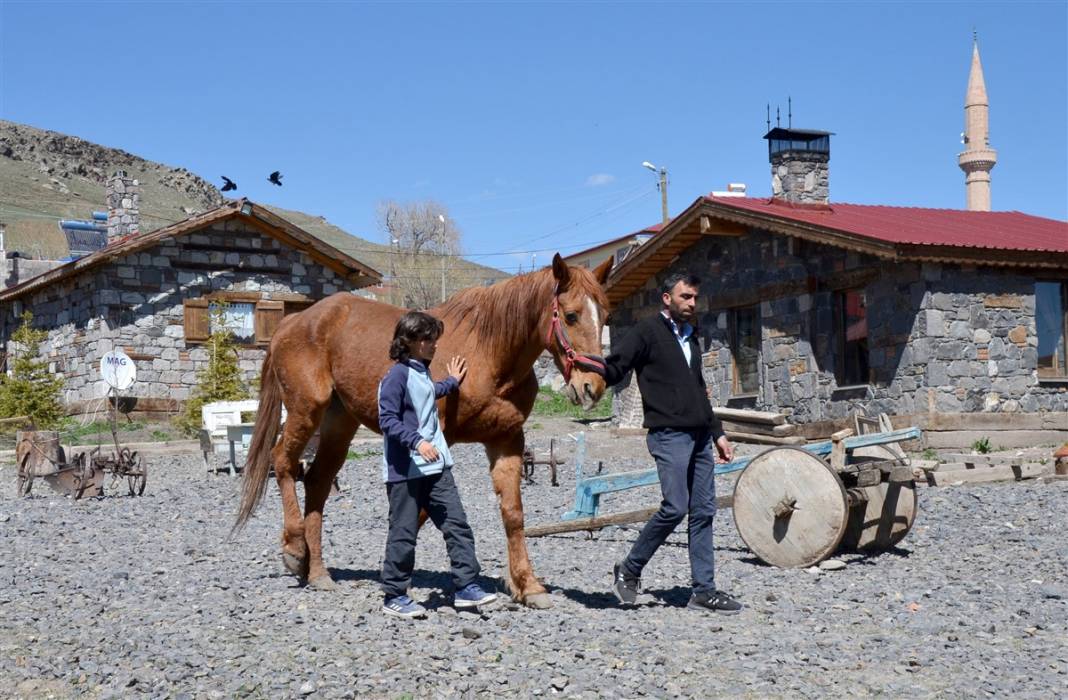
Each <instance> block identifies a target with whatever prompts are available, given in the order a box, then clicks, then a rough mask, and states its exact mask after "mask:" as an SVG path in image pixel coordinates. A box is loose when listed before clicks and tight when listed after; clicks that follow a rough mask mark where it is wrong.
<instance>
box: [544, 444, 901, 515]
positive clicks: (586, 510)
mask: <svg viewBox="0 0 1068 700" xmlns="http://www.w3.org/2000/svg"><path fill="white" fill-rule="evenodd" d="M920 436H921V432H920V429H919V428H915V427H911V428H902V429H901V430H891V431H887V432H884V433H870V434H868V435H857V436H854V437H848V438H845V440H844V441H843V442H844V443H845V450H846V453H847V454H848V453H849V452H851V451H852V450H854V449H856V448H858V447H870V446H872V445H887V444H890V443H894V442H903V441H905V440H916V439H919V437H920ZM576 441H577V443H578V444H577V445H576V447H575V507H574V508H572V509H571V510H569V511H568V512H566V513H564V514H563V516H561V519H562V520H577V519H579V518H594V517H597V516H598V515H599V513H598V510H599V508H600V505H601V496H602V495H604V494H606V493H612V492H615V491H626V490H627V489H633V488H637V487H639V486H652V485H653V484H658V483H660V477H659V475H658V474H657V471H656V469H655V468H654V469H640V470H637V471H630V472H619V473H618V474H605V475H602V476H585V475H584V474H583V471H582V465H583V463H584V462H585V460H586V433H584V432H583V433H579V434H578V436H577V437H576ZM833 446H834V443H833V442H832V441H830V440H828V441H826V442H814V443H812V444H809V445H802V446H800V447H801V449H803V450H806V451H808V452H811V453H812V454H814V455H817V456H819V457H826V456H827V455H830V454H831V449H832V447H833ZM769 449H775V448H769ZM755 456H756V455H753V456H750V457H740V458H738V459H735V460H733V461H731V462H727V463H725V464H717V465H716V474H717V475H720V474H730V473H731V472H737V471H741V470H742V469H745V467H746V466H747V465H748V464H749V462H750V461H752V459H753V457H755Z"/></svg>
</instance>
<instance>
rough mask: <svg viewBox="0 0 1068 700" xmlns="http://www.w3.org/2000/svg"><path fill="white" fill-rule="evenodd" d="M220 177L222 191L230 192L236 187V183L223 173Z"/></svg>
mask: <svg viewBox="0 0 1068 700" xmlns="http://www.w3.org/2000/svg"><path fill="white" fill-rule="evenodd" d="M222 179H223V186H222V191H223V192H231V191H233V190H236V189H237V184H236V183H235V182H234V181H233V180H231V179H230V178H228V177H226V176H225V175H223V176H222Z"/></svg>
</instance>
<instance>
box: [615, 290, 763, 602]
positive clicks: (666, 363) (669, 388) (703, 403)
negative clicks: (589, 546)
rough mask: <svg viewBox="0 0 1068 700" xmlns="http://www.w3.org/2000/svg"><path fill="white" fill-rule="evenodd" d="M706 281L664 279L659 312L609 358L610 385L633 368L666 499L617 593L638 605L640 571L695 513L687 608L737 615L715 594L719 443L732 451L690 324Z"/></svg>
mask: <svg viewBox="0 0 1068 700" xmlns="http://www.w3.org/2000/svg"><path fill="white" fill-rule="evenodd" d="M700 284H701V280H700V279H698V278H697V277H695V276H693V275H689V274H682V273H676V274H673V275H671V276H669V277H668V278H667V279H666V280H664V283H663V285H662V286H661V292H662V295H661V299H662V300H663V304H664V307H663V309H662V310H661V311H660V313H658V314H656V315H654V316H651V317H649V318H646V319H644V320H642V321H639V322H638V323H637V325H635V326H634V328H633V329H631V331H630V332H629V333H627V335H626V336H624V337H623V339H622V340H621V341H620V342H619V343H617V344H616V345H615V346H614V347H613V348H612V350H613V352H612V354H611V355H609V356H608V358H607V359H606V367H605V381H606V382H607V384H608V385H609V386H611V385H613V384H618V383H619V382H620V381H621V380H622V379H623V377H624V376H625V375H626V374H627V372H629V371H630V370H632V369H633V370H634V372H635V374H637V377H638V387H639V388H640V389H641V392H642V409H643V411H644V413H645V420H644V422H643V425H644V426H645V427H646V428H647V429H648V431H649V433H648V436H647V437H646V444H647V445H648V446H649V453H650V454H651V455H652V456H653V459H654V460H656V469H657V471H658V472H659V476H660V491H661V493H662V494H663V501H662V502H661V503H660V510H658V511H657V512H656V514H655V515H654V516H653V517H652V519H651V520H649V522H648V523H646V524H645V527H643V528H642V531H641V534H640V535H638V540H637V541H636V542H635V543H634V546H633V547H631V550H630V553H629V554H628V555H627V557H626V558H625V559H624V560H623V561H621V562H619V563H618V564H616V566H615V570H614V572H613V574H614V580H613V582H612V590H613V592H614V593H615V595H616V597H617V598H618V599H619V602H620V603H621V604H623V605H628V606H629V605H634V604H635V602H636V601H637V599H638V593H639V592H640V590H641V575H642V569H644V568H645V565H646V564H648V563H649V560H650V559H651V558H652V556H653V554H655V553H656V550H657V549H658V548H659V547H660V545H662V544H663V543H664V541H665V540H666V539H667V538H668V535H670V534H671V533H672V532H673V531H674V530H675V527H676V526H677V525H678V524H679V523H680V522H682V519H683V518H685V517H686V516H687V514H688V515H689V518H690V521H689V527H688V535H689V551H690V573H691V576H692V579H693V595H692V596H691V598H690V602H689V603H688V604H687V607H690V608H696V609H700V610H708V611H712V612H717V613H721V614H727V615H731V614H734V613H737V612H739V611H740V610H741V608H742V606H741V604H739V603H738V602H737V601H735V600H732V599H731V598H730V596H728V595H727V594H725V593H723V592H722V591H719V590H717V589H716V586H715V567H714V563H713V550H712V518H713V516H715V514H716V486H715V481H714V473H713V472H714V470H715V465H716V460H715V457H714V456H713V454H712V447H711V446H712V443H713V442H714V443H715V446H716V449H717V450H718V451H719V455H720V457H721V458H722V459H723V460H724V461H725V462H729V461H730V460H731V459H732V457H733V453H734V450H733V448H732V447H731V444H730V442H729V441H728V440H727V437H726V435H724V433H723V426H722V425H721V424H720V421H719V419H718V418H716V416H715V414H714V413H713V411H712V406H711V404H710V403H709V401H708V393H707V388H706V386H705V380H704V376H703V375H702V374H701V349H700V346H699V345H698V344H697V339H696V338H695V337H694V327H693V325H692V321H693V318H694V312H695V308H696V305H697V294H698V287H699V286H700Z"/></svg>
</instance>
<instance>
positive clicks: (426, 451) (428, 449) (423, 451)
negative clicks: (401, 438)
mask: <svg viewBox="0 0 1068 700" xmlns="http://www.w3.org/2000/svg"><path fill="white" fill-rule="evenodd" d="M415 449H416V450H418V451H419V454H420V455H421V456H422V457H423V459H425V460H426V461H428V462H436V461H438V459H439V458H440V457H441V455H440V454H438V448H436V447H434V446H433V445H431V444H430V443H429V442H427V441H426V440H423V441H422V442H421V443H419V446H418V447H416V448H415Z"/></svg>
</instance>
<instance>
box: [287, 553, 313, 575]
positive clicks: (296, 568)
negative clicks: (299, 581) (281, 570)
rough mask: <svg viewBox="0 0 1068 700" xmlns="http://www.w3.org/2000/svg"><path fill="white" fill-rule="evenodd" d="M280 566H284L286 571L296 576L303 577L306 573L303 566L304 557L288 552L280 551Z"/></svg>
mask: <svg viewBox="0 0 1068 700" xmlns="http://www.w3.org/2000/svg"><path fill="white" fill-rule="evenodd" d="M282 566H284V567H286V571H288V572H289V573H291V574H293V575H294V576H296V577H298V578H304V577H305V576H306V575H307V573H308V571H307V569H306V568H305V560H304V558H302V557H298V556H296V555H295V554H290V553H289V552H282Z"/></svg>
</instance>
